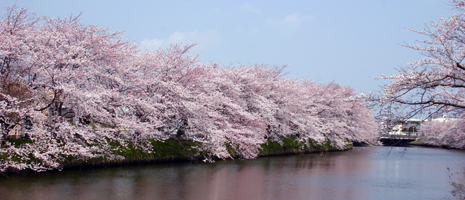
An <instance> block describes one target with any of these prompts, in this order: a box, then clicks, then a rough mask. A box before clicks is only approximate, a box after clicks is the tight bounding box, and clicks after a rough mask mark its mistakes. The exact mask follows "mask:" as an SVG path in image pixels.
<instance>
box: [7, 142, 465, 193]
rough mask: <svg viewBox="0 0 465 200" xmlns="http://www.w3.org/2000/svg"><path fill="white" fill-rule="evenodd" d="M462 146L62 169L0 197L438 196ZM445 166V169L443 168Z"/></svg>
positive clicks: (462, 162) (14, 182)
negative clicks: (455, 148)
mask: <svg viewBox="0 0 465 200" xmlns="http://www.w3.org/2000/svg"><path fill="white" fill-rule="evenodd" d="M464 167H465V151H459V150H447V149H438V148H420V147H407V148H406V147H392V148H391V147H354V148H353V149H352V150H349V151H344V152H326V153H324V154H323V155H322V156H320V154H308V155H296V156H277V157H265V158H258V159H255V160H232V161H218V162H216V163H197V164H190V163H173V164H154V165H136V166H122V167H112V168H98V169H85V170H65V171H62V172H48V173H37V174H28V175H18V176H10V177H7V178H0V199H99V200H103V199H286V200H291V199H390V200H392V199H442V198H452V194H451V190H452V189H453V187H452V186H451V184H450V178H449V174H450V173H454V172H458V174H454V175H453V176H452V180H454V181H457V180H458V179H457V178H465V177H464V175H463V173H464V172H465V171H464ZM448 168H449V169H450V172H449V170H448Z"/></svg>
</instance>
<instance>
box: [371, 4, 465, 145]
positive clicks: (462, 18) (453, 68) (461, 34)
mask: <svg viewBox="0 0 465 200" xmlns="http://www.w3.org/2000/svg"><path fill="white" fill-rule="evenodd" d="M451 4H452V5H453V7H454V9H455V10H457V13H456V14H455V15H453V16H451V17H449V18H441V19H439V21H437V22H436V21H432V22H431V23H430V27H426V28H425V29H422V30H415V29H411V31H413V32H416V33H418V34H420V35H422V36H424V37H426V38H428V39H425V40H418V41H417V44H406V45H404V46H405V47H407V48H410V49H413V50H416V51H419V52H421V53H422V54H423V55H424V56H425V57H424V59H422V60H419V61H414V62H411V63H410V64H409V66H408V67H405V68H401V69H399V70H398V74H395V75H389V76H382V77H381V78H380V79H385V80H389V81H390V84H388V85H386V86H384V88H383V91H382V92H383V94H382V95H381V96H380V97H379V99H376V100H379V101H378V102H379V103H380V105H381V108H382V109H380V117H381V119H384V120H385V121H386V123H385V125H386V126H385V128H387V129H390V128H391V127H390V126H389V125H392V124H390V123H389V121H390V120H394V121H396V120H406V119H409V118H412V117H414V118H420V117H421V118H423V119H428V118H429V119H432V118H437V117H443V114H444V113H446V114H447V116H448V117H450V116H453V117H454V119H450V120H445V121H431V120H428V121H426V122H424V123H423V124H422V126H421V129H420V137H421V138H422V139H423V141H422V142H424V143H425V144H430V145H436V146H442V145H446V146H450V147H455V148H461V149H464V148H465V118H464V117H465V116H464V110H465V64H464V62H465V1H464V0H453V1H451ZM395 116H400V119H395V118H394V117H395Z"/></svg>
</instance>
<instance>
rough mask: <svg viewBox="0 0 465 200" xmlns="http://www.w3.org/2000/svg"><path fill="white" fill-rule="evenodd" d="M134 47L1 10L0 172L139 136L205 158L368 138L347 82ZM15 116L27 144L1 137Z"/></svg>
mask: <svg viewBox="0 0 465 200" xmlns="http://www.w3.org/2000/svg"><path fill="white" fill-rule="evenodd" d="M136 47H137V46H136V45H134V44H133V43H131V42H128V41H124V40H122V38H121V35H120V33H109V32H108V31H107V29H102V28H98V27H96V26H93V25H84V24H82V23H80V22H79V17H67V18H48V17H36V16H35V15H34V14H31V13H29V12H27V10H26V9H21V8H17V7H15V6H10V7H8V8H7V12H6V13H5V15H4V16H3V18H2V20H1V21H0V81H1V87H0V124H1V137H0V140H1V142H2V143H1V145H2V146H1V148H0V155H2V156H3V157H4V158H8V159H2V160H0V172H4V171H6V170H9V169H16V170H23V169H32V170H35V171H43V170H50V169H57V168H58V169H59V168H60V167H61V164H60V163H61V162H62V161H63V159H64V158H66V157H74V158H78V159H81V160H86V159H91V158H95V157H105V158H106V159H110V160H111V159H124V157H121V156H116V155H113V154H112V153H111V152H112V145H111V143H114V142H118V143H119V144H122V145H125V144H129V143H131V144H132V145H135V146H137V148H142V149H144V150H145V151H147V152H150V151H151V149H150V145H149V144H148V142H147V141H148V140H147V139H149V138H151V139H156V140H165V139H168V138H175V139H176V140H194V141H196V142H198V143H200V144H201V146H200V147H199V148H201V150H202V151H204V152H207V153H206V154H205V157H206V158H207V159H213V158H220V159H226V158H230V157H231V155H230V153H228V147H229V148H233V149H234V150H235V151H236V152H237V153H238V156H239V157H241V158H245V159H249V158H255V157H257V154H258V149H259V148H260V145H261V144H263V143H264V142H266V140H278V139H280V138H285V137H289V136H296V138H297V139H298V140H299V141H302V142H309V141H312V142H316V143H323V142H326V141H331V142H332V144H333V145H334V146H336V147H338V148H341V149H342V148H344V147H345V145H346V144H347V141H357V142H372V141H373V140H374V139H376V129H377V124H376V123H375V122H374V120H373V117H372V114H371V111H370V110H369V109H368V108H367V107H366V106H365V105H364V104H363V101H362V97H361V96H358V95H355V94H354V91H353V89H351V88H347V87H342V86H339V85H337V84H334V83H330V84H319V83H314V82H311V81H308V80H296V79H292V78H285V77H283V69H284V67H280V66H267V65H241V66H235V67H229V66H217V65H216V64H202V63H201V62H199V61H198V59H197V57H196V56H189V55H188V54H187V52H188V51H189V49H191V48H192V47H193V45H186V46H181V45H172V46H171V48H169V49H167V50H158V51H154V52H141V51H139V50H137V49H136ZM70 113H72V115H68V114H70ZM67 116H72V117H73V118H74V119H77V120H73V121H70V119H69V118H68V117H67ZM18 125H22V126H23V128H22V131H23V132H25V133H26V134H27V135H28V137H29V138H30V140H31V141H32V142H28V143H24V144H22V145H14V144H12V143H11V142H10V140H8V139H7V135H8V132H9V131H11V130H12V129H13V128H14V127H15V126H18ZM310 139H311V140H310ZM31 157H32V158H33V160H36V161H37V162H36V161H34V162H31V161H30V160H31V159H32V158H31ZM28 160H29V161H28Z"/></svg>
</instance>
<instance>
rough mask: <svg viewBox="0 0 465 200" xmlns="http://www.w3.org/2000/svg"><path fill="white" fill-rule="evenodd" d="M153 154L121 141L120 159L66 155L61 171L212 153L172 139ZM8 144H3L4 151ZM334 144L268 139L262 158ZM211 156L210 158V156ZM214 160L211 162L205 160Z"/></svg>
mask: <svg viewBox="0 0 465 200" xmlns="http://www.w3.org/2000/svg"><path fill="white" fill-rule="evenodd" d="M7 141H8V142H9V143H10V144H12V145H15V146H16V147H21V146H22V145H27V144H28V143H31V142H32V141H31V140H27V139H12V138H9V139H7ZM149 143H150V146H151V147H152V149H151V150H150V151H148V150H146V149H144V148H140V147H137V146H135V145H133V144H127V145H121V144H119V143H117V142H115V143H112V144H111V145H112V146H113V149H114V150H113V152H111V154H113V155H116V157H118V158H119V159H113V158H106V157H105V156H103V155H102V156H101V157H94V158H90V159H86V160H83V159H80V158H77V157H73V156H69V155H68V156H63V157H62V158H61V159H60V160H61V162H60V165H61V166H60V167H58V168H57V169H59V170H61V169H66V168H68V169H69V168H86V167H101V166H111V165H123V164H142V163H159V162H179V161H201V160H202V159H204V158H205V157H206V156H205V155H206V154H207V153H208V152H203V151H201V150H199V149H200V148H199V147H200V145H201V144H200V143H198V142H194V141H191V140H178V139H174V138H170V139H167V140H155V139H149ZM4 145H5V143H3V144H2V148H3V147H4ZM350 148H352V143H351V142H347V145H346V148H345V149H342V150H347V149H350ZM338 150H340V149H338V148H336V147H335V145H333V144H332V142H331V141H329V140H327V141H326V142H325V143H323V144H317V143H316V142H315V141H312V140H310V141H308V142H306V141H298V140H297V138H296V137H295V136H291V137H288V138H283V139H281V140H275V141H273V140H267V141H266V142H265V143H263V144H262V145H261V148H260V149H259V156H261V157H263V156H279V155H291V154H304V153H313V152H318V153H321V152H325V151H338ZM228 152H229V153H230V154H231V156H232V158H233V159H241V158H240V157H239V156H238V154H237V153H236V152H235V150H234V148H230V146H229V147H228ZM207 157H208V156H207ZM0 159H2V160H4V161H7V162H8V161H12V162H21V163H23V164H25V165H31V164H42V165H43V163H42V162H46V161H45V160H41V159H38V158H36V157H34V156H33V155H29V156H28V158H21V157H20V155H15V154H14V152H10V153H5V154H1V155H0ZM204 161H211V160H204ZM30 171H31V170H28V169H27V168H26V169H25V170H18V169H9V170H6V173H4V175H6V174H11V173H19V172H21V173H22V172H30Z"/></svg>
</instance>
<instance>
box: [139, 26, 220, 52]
mask: <svg viewBox="0 0 465 200" xmlns="http://www.w3.org/2000/svg"><path fill="white" fill-rule="evenodd" d="M221 42H222V40H221V37H220V35H219V34H218V32H217V31H216V30H208V31H198V30H195V31H190V32H184V33H183V32H178V31H176V32H174V33H172V34H171V35H170V37H169V38H167V39H158V38H153V39H144V40H142V42H141V44H140V46H139V48H140V49H142V50H157V49H160V48H161V49H163V48H167V47H169V45H170V44H180V43H182V44H192V43H197V46H196V47H195V49H197V50H202V49H204V48H206V47H208V46H213V45H216V44H219V43H221Z"/></svg>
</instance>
